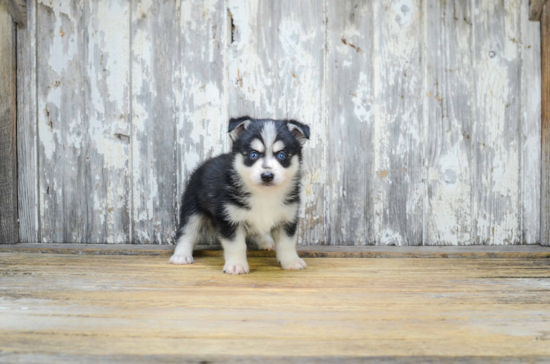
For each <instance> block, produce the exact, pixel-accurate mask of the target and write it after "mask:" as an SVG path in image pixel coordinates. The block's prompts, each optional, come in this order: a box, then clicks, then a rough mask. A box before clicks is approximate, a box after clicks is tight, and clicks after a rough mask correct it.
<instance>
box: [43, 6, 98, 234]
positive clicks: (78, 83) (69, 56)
mask: <svg viewBox="0 0 550 364" xmlns="http://www.w3.org/2000/svg"><path fill="white" fill-rule="evenodd" d="M82 17H83V9H82V3H77V2H70V1H62V2H56V3H51V2H49V1H41V0H39V1H38V3H37V24H36V26H37V41H36V42H37V44H36V46H37V54H38V59H37V73H38V75H37V79H38V86H37V89H38V120H37V122H38V135H39V146H38V156H39V161H38V165H39V175H40V179H39V180H40V191H39V194H40V202H39V206H40V221H41V230H40V234H41V236H40V241H42V242H55V243H62V242H81V241H83V240H84V237H85V235H86V231H87V226H86V222H87V219H86V217H87V216H86V213H87V211H86V210H87V206H86V205H87V199H88V196H87V194H88V188H87V187H88V186H87V184H86V174H87V173H88V172H87V165H88V164H87V163H86V162H87V161H86V152H85V147H84V140H83V138H84V137H85V133H86V128H85V127H84V125H83V123H84V119H85V117H84V114H85V106H84V100H83V98H84V97H83V96H84V79H83V72H84V68H85V65H84V54H83V53H84V47H85V45H84V43H83V37H82V25H83V22H82V21H81V20H82Z"/></svg>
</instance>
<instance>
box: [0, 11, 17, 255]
mask: <svg viewBox="0 0 550 364" xmlns="http://www.w3.org/2000/svg"><path fill="white" fill-rule="evenodd" d="M15 52H16V30H15V24H14V23H13V22H12V18H11V16H10V15H9V13H8V7H7V6H6V3H5V2H4V1H0V244H2V243H4V244H5V243H8V244H14V243H16V242H17V240H18V238H17V236H18V232H17V230H18V226H17V147H16V99H15V98H16V53H15Z"/></svg>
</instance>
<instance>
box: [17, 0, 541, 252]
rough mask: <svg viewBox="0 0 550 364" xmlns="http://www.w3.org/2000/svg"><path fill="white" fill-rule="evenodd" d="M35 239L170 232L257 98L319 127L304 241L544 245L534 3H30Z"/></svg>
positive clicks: (24, 234) (25, 126)
mask: <svg viewBox="0 0 550 364" xmlns="http://www.w3.org/2000/svg"><path fill="white" fill-rule="evenodd" d="M17 47H18V54H17V62H18V73H17V77H18V80H17V81H18V83H17V85H18V90H17V101H18V116H17V118H18V154H19V165H18V168H19V171H18V174H19V215H20V216H19V218H20V221H19V224H20V225H19V226H20V239H21V241H22V242H36V241H39V242H88V243H128V242H132V243H149V244H159V243H172V242H173V236H174V230H175V226H176V223H177V209H178V207H179V206H178V205H179V196H180V195H181V193H182V192H183V189H184V186H185V181H186V179H187V178H188V176H189V174H190V172H191V171H192V170H193V168H195V166H197V164H198V163H199V162H200V161H202V160H204V159H205V158H208V157H211V156H214V155H216V154H219V153H222V152H224V151H227V150H228V149H229V139H228V137H227V135H226V126H227V120H228V118H229V117H232V116H240V115H244V114H248V115H251V116H255V117H264V118H287V117H288V118H296V119H298V120H300V121H303V122H305V123H308V124H309V125H310V126H311V130H312V138H311V140H310V142H309V143H308V144H307V146H306V152H305V163H306V166H305V168H306V172H307V173H306V174H305V178H304V192H303V197H304V199H303V200H304V203H303V209H302V214H301V215H302V223H301V233H300V243H301V244H341V245H367V244H389V245H420V244H425V245H434V244H440V245H463V244H521V243H525V244H533V243H537V242H539V241H540V197H541V196H540V195H541V192H540V183H541V177H540V176H541V127H540V124H541V94H540V87H541V86H540V82H541V76H540V23H537V22H529V20H528V1H519V0H517V1H512V0H505V1H485V0H472V1H463V0H455V1H453V0H448V1H445V0H437V1H436V0H433V1H432V0H425V1H414V0H401V1H386V0H384V1H382V0H377V1H368V0H363V1H343V0H322V1H321V0H319V1H317V0H301V1H296V0H284V1H280V0H269V1H267V0H261V1H233V0H209V1H203V0H190V1H131V2H129V1H126V0H83V1H68V0H67V1H65V0H61V1H59V0H57V1H53V0H52V1H50V0H38V1H34V0H29V3H28V28H27V29H26V30H19V31H18V38H17Z"/></svg>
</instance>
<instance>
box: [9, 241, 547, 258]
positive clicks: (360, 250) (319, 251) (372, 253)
mask: <svg viewBox="0 0 550 364" xmlns="http://www.w3.org/2000/svg"><path fill="white" fill-rule="evenodd" d="M173 250H174V246H173V245H133V244H14V245H1V246H0V253H8V252H9V253H12V252H29V253H42V254H82V255H149V256H166V257H168V256H170V255H171V254H172V251H173ZM222 253H223V252H222V250H221V248H220V247H219V246H199V247H197V248H196V250H195V256H221V255H222ZM298 253H299V254H300V256H302V257H304V258H483V259H490V258H497V259H498V258H524V259H548V258H550V247H544V246H540V245H482V246H481V245H470V246H327V245H323V246H313V245H309V246H299V247H298ZM247 254H248V256H249V257H269V256H273V257H275V253H274V252H268V251H259V250H254V249H250V250H249V251H248V253H247Z"/></svg>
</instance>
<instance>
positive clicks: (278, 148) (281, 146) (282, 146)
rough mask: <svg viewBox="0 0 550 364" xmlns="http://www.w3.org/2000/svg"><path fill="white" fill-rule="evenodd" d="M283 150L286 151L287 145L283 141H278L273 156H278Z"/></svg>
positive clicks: (274, 146)
mask: <svg viewBox="0 0 550 364" xmlns="http://www.w3.org/2000/svg"><path fill="white" fill-rule="evenodd" d="M283 149H285V143H284V142H283V141H282V140H277V141H276V142H275V143H274V144H273V154H275V155H276V154H277V153H278V152H280V151H281V150H283Z"/></svg>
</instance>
